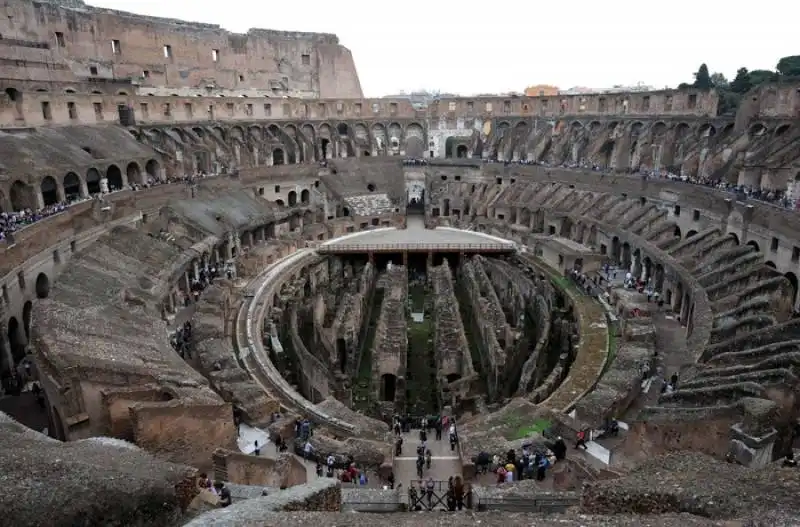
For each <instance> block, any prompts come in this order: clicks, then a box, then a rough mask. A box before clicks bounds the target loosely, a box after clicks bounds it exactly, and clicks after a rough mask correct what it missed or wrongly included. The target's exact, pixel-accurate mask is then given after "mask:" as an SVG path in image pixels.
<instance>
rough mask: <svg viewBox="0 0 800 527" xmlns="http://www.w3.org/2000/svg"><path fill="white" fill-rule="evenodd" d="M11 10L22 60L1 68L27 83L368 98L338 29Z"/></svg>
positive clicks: (9, 30) (21, 5) (8, 26)
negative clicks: (233, 28) (244, 28)
mask: <svg viewBox="0 0 800 527" xmlns="http://www.w3.org/2000/svg"><path fill="white" fill-rule="evenodd" d="M8 9H9V17H11V18H9V19H8V21H6V23H4V24H2V25H0V32H2V34H3V36H4V40H5V41H8V43H9V46H10V47H11V50H12V56H14V57H16V59H17V64H15V65H13V66H5V67H4V68H3V70H2V76H3V77H5V78H9V79H19V80H20V81H28V82H20V83H19V84H17V85H16V86H18V89H22V88H23V86H28V85H29V86H31V87H33V86H37V82H42V81H45V83H46V82H47V81H50V82H52V81H60V82H62V83H69V82H76V83H84V82H86V81H87V80H88V79H89V78H91V79H94V80H96V81H101V82H98V83H97V84H99V85H100V86H102V85H103V83H102V81H106V82H108V81H112V83H113V82H114V81H116V82H117V83H119V84H124V80H125V79H126V80H127V82H128V87H127V88H126V89H123V90H121V91H124V92H127V93H129V94H133V92H135V91H139V92H140V93H142V94H144V95H148V94H154V95H171V94H172V93H173V92H174V93H177V94H179V95H184V96H194V95H200V94H203V95H210V93H209V92H211V94H213V95H234V94H237V93H242V94H247V95H249V96H259V95H260V96H264V95H276V94H277V95H281V96H282V95H292V96H306V97H309V96H310V97H314V98H317V97H341V98H358V97H362V92H361V85H360V83H359V80H358V75H357V73H356V69H355V64H354V63H353V57H352V55H351V54H350V51H349V50H348V49H346V48H344V47H343V46H341V45H340V44H339V39H338V38H337V37H336V36H335V35H331V34H325V33H300V32H288V31H273V30H266V29H250V30H248V32H247V33H246V34H236V33H231V32H228V31H225V30H224V29H222V28H220V27H219V26H217V25H213V24H204V23H198V22H185V21H179V20H174V19H166V18H157V17H152V16H147V15H138V14H133V13H125V12H121V11H114V10H111V9H102V8H95V7H91V6H87V5H85V4H83V2H76V3H75V5H74V6H68V5H63V4H62V5H59V4H54V3H43V4H35V3H33V2H29V1H25V0H16V1H14V2H12V3H11V4H10V5H9V7H8ZM12 19H14V20H18V21H19V22H16V23H14V22H11V20H12ZM21 61H23V62H24V65H22V66H20V65H19V62H21ZM131 81H135V82H136V83H137V85H138V86H139V87H138V88H137V86H134V85H131V84H130V83H131ZM46 85H47V84H44V86H46ZM209 86H210V87H211V88H210V89H208V88H207V87H209ZM118 89H119V88H118Z"/></svg>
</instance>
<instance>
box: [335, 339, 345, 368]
mask: <svg viewBox="0 0 800 527" xmlns="http://www.w3.org/2000/svg"><path fill="white" fill-rule="evenodd" d="M336 357H337V361H338V363H339V364H338V365H339V372H341V373H346V372H347V343H346V342H345V341H344V339H336Z"/></svg>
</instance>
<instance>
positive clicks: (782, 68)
mask: <svg viewBox="0 0 800 527" xmlns="http://www.w3.org/2000/svg"><path fill="white" fill-rule="evenodd" d="M775 69H776V70H778V73H779V74H781V75H782V76H784V77H800V55H791V56H789V57H783V58H781V60H779V61H778V65H777V66H776V67H775Z"/></svg>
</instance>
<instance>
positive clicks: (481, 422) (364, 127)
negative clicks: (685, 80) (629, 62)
mask: <svg viewBox="0 0 800 527" xmlns="http://www.w3.org/2000/svg"><path fill="white" fill-rule="evenodd" d="M6 11H7V14H8V17H7V20H6V19H4V21H3V22H0V35H2V39H0V42H1V43H2V45H3V49H4V50H6V55H5V57H6V58H7V59H9V60H7V61H5V63H4V65H3V67H2V72H0V77H1V78H2V83H3V88H2V93H1V94H0V99H2V105H0V148H2V149H3V151H4V152H5V155H4V156H3V158H2V161H0V211H2V213H3V215H2V216H1V217H0V235H1V236H0V284H2V296H1V297H0V379H1V380H2V391H0V395H1V396H0V439H2V443H3V445H4V446H3V449H2V450H0V473H2V474H4V475H8V476H10V477H7V478H6V479H5V480H4V482H5V483H6V484H5V490H6V492H5V493H4V497H3V498H0V501H1V502H2V505H3V507H0V509H2V510H3V511H4V514H3V517H4V518H5V519H9V520H11V521H13V524H14V525H20V526H25V525H45V524H47V525H58V526H61V525H64V526H71V525H76V524H77V523H79V522H82V523H81V524H85V525H120V526H122V525H156V526H162V525H163V526H177V525H217V524H224V525H234V524H237V522H238V523H239V524H241V522H245V523H246V522H254V523H258V524H259V525H284V526H285V525H300V524H303V525H308V524H309V523H313V524H314V525H320V526H324V525H341V524H343V523H345V522H347V521H350V520H348V516H344V515H343V514H345V513H347V512H348V511H353V510H357V511H362V512H364V513H374V516H370V518H371V519H370V520H369V521H370V523H371V524H374V525H382V522H386V524H387V525H389V524H391V525H416V524H418V523H415V522H427V521H430V518H433V517H436V521H437V522H438V523H437V524H440V525H449V524H452V525H470V524H473V523H474V524H476V525H477V524H478V523H480V524H481V525H487V524H493V523H494V522H497V523H498V524H499V523H503V524H504V525H526V526H527V525H532V524H536V525H550V524H551V523H549V522H551V521H552V522H553V523H552V524H553V525H556V524H558V525H586V524H591V525H665V526H666V525H723V523H721V522H725V521H729V520H740V521H741V522H742V523H741V524H742V525H750V524H752V525H760V524H761V523H750V524H748V523H746V522H747V521H751V520H752V521H758V522H767V523H769V524H770V525H782V524H787V525H792V524H797V522H798V521H800V519H798V518H800V510H799V509H798V506H797V500H796V499H795V496H796V495H797V491H798V488H800V487H798V486H799V485H800V479H799V478H800V475H799V474H800V473H798V472H797V468H796V467H795V466H794V461H793V457H792V456H793V446H794V444H795V440H796V435H797V429H798V417H800V406H799V405H800V401H798V400H797V395H796V394H797V393H798V374H797V373H796V372H795V369H796V368H797V367H798V366H800V336H798V335H800V322H798V320H800V319H798V318H797V313H798V272H800V270H798V262H800V236H798V232H800V219H798V218H800V216H798V214H797V212H796V206H795V204H796V202H797V199H798V198H800V187H798V185H797V182H798V181H800V150H798V149H797V148H796V144H797V141H798V139H800V84H792V83H786V82H785V83H780V84H767V85H762V86H760V87H757V88H755V89H753V90H752V91H751V92H750V93H749V94H748V95H747V97H746V98H745V99H746V100H745V102H743V103H742V105H741V106H740V107H739V109H738V112H737V113H736V115H735V116H726V115H717V114H718V112H717V108H718V105H719V96H718V94H717V93H716V92H715V91H714V90H699V89H694V88H687V89H681V90H662V91H656V92H636V93H613V94H611V93H604V94H592V95H563V96H561V95H555V96H541V97H527V96H525V97H523V96H519V97H506V96H496V97H472V98H447V97H443V98H438V99H436V100H434V101H433V102H431V103H430V104H429V105H428V106H427V107H424V108H420V107H418V106H414V105H412V104H411V102H410V101H409V100H406V99H389V98H384V99H365V98H363V94H362V91H361V87H360V82H359V80H358V75H357V73H356V70H355V65H354V62H353V59H352V56H351V54H350V52H349V50H347V49H346V48H345V47H343V46H342V45H341V44H340V43H339V40H338V38H337V37H336V36H335V35H330V34H316V33H289V32H281V31H273V30H263V29H252V30H250V31H249V32H248V33H246V34H234V33H230V32H227V31H225V30H224V29H222V28H220V27H217V26H214V25H209V24H199V23H193V22H184V21H179V20H164V19H157V18H154V17H148V16H143V15H142V16H140V15H135V14H130V13H121V12H116V11H113V10H108V9H100V8H94V7H91V6H88V5H85V4H84V3H83V2H80V1H77V0H72V1H69V2H66V1H55V0H54V1H47V2H31V1H29V0H14V1H12V2H10V3H8V5H7V6H6ZM89 49H91V50H100V51H98V52H97V53H94V52H92V53H88V52H87V51H86V50H89ZM423 420H425V421H426V422H427V423H428V435H427V442H426V444H425V446H423V447H422V455H421V456H418V455H417V447H418V445H419V443H420V441H421V439H420V430H419V427H420V426H421V423H423V422H424V421H423ZM579 434H584V435H581V436H579ZM559 437H560V438H562V441H563V442H564V443H565V444H566V446H567V448H566V450H567V452H566V455H565V456H560V457H559V456H558V454H557V451H558V450H559V448H560V447H559V446H558V445H559ZM579 437H581V438H583V440H584V442H585V445H580V444H579V445H578V446H579V447H580V446H585V449H584V448H573V447H574V446H576V443H579V441H578V439H579ZM399 438H402V444H400V442H399V441H398V439H399ZM509 450H511V451H513V452H512V453H511V454H512V457H514V459H513V460H512V461H513V462H514V463H512V464H513V465H515V466H514V467H512V470H511V472H512V473H513V475H512V476H511V477H510V480H507V481H508V482H505V483H502V484H501V485H498V484H497V478H498V473H496V472H495V470H497V469H501V470H499V474H500V475H502V470H504V469H503V467H504V466H505V465H506V463H505V462H504V461H506V456H507V455H508V452H509ZM523 452H524V454H522V453H523ZM528 453H531V455H530V456H527V454H528ZM548 453H552V454H553V455H554V456H555V457H554V458H553V459H554V461H555V462H554V463H553V464H549V461H548V462H547V463H544V461H543V460H546V459H548ZM495 456H497V460H495V459H494V458H495ZM787 456H788V457H787ZM426 458H428V459H429V462H430V463H431V464H430V466H428V465H426ZM556 458H557V459H556ZM532 459H536V460H537V462H536V463H537V465H536V466H534V464H533V463H529V461H530V460H532ZM522 460H528V461H522ZM540 462H541V463H543V464H541V465H539V463H540ZM516 463H521V464H516ZM526 463H528V464H526ZM351 465H352V466H353V468H354V470H355V469H357V472H351V471H350V470H348V469H347V467H349V466H351ZM540 466H541V467H542V468H541V472H538V471H539V468H540ZM486 469H491V471H492V472H489V473H488V474H487V473H486ZM539 475H541V478H540V477H538V476H539ZM206 476H208V477H207V478H206ZM330 476H333V477H330ZM451 477H452V478H454V479H453V482H451V484H448V479H449V478H451ZM503 477H506V476H503ZM351 478H354V479H355V480H356V481H355V483H354V482H353V481H352V480H351ZM428 479H430V486H428V485H429V483H428V481H427V480H428ZM207 480H208V481H209V482H210V481H214V482H218V483H219V484H220V485H222V487H217V488H216V490H213V489H214V487H213V486H209V485H208V484H206V481H207ZM359 480H360V481H359ZM222 489H225V491H224V492H223V491H222ZM456 489H460V490H456ZM226 496H230V498H231V501H232V505H231V506H230V507H222V508H220V505H224V504H225V503H226V501H225V500H227V499H228V498H226ZM461 506H463V507H464V508H466V509H468V510H469V513H468V514H465V513H463V512H462V513H460V514H459V513H458V512H455V513H453V514H450V513H448V512H442V511H444V510H445V509H448V508H451V507H452V508H455V509H458V508H459V507H461ZM419 509H432V510H431V511H429V512H426V513H424V514H423V513H420V515H419V516H413V515H410V514H405V515H404V514H403V512H404V511H408V510H411V511H414V510H419ZM437 511H439V512H437ZM498 511H503V514H500V513H499V512H498ZM378 513H382V514H378ZM425 514H429V515H430V516H426V515H425ZM589 515H591V516H589ZM555 516H558V518H557V519H556V518H555ZM414 518H416V519H414ZM45 521H46V522H47V523H43V522H45ZM781 522H783V523H781ZM0 523H2V522H0ZM726 525H728V524H727V523H726Z"/></svg>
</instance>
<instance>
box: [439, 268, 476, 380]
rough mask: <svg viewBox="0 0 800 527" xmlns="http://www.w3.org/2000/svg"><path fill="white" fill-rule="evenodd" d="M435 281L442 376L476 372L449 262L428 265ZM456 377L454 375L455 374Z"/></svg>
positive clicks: (440, 371)
mask: <svg viewBox="0 0 800 527" xmlns="http://www.w3.org/2000/svg"><path fill="white" fill-rule="evenodd" d="M428 273H429V275H430V280H431V282H432V284H433V293H434V302H433V321H434V324H435V326H434V336H433V339H434V349H435V350H436V362H437V367H438V369H439V375H441V376H442V377H448V376H451V378H455V379H456V380H457V379H459V378H467V377H470V376H472V375H474V373H475V369H474V367H473V364H472V358H471V357H470V353H469V345H468V343H467V337H466V335H465V334H464V323H463V321H462V320H461V314H460V313H459V310H458V300H457V299H456V295H455V289H454V287H453V273H452V271H450V267H449V266H448V264H447V262H445V263H444V264H443V265H439V266H437V267H430V268H428ZM453 376H454V377H453Z"/></svg>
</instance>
